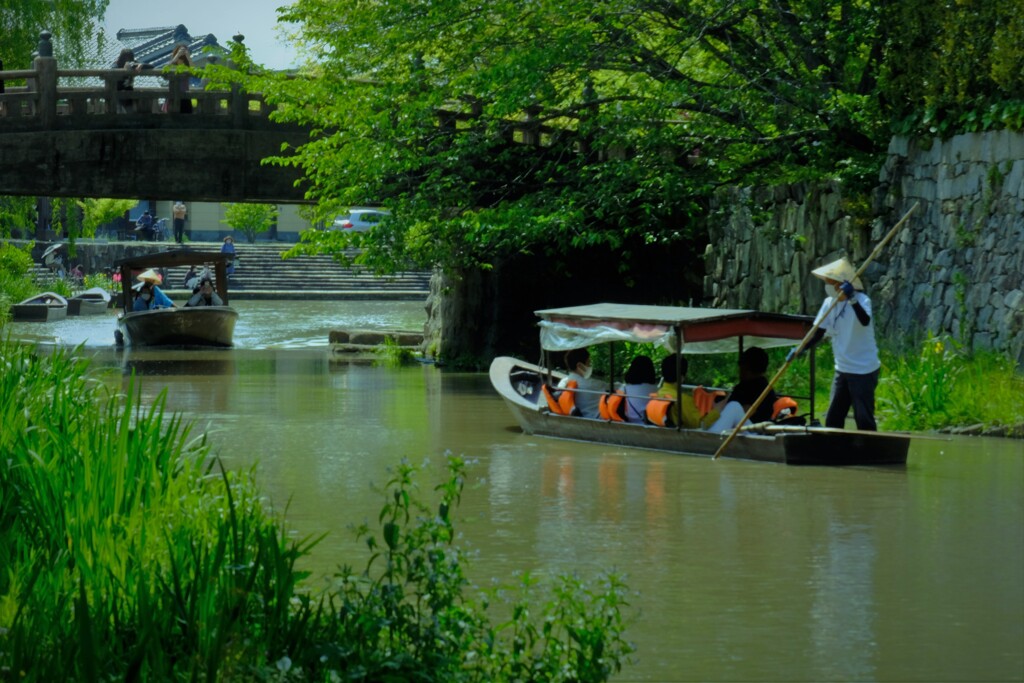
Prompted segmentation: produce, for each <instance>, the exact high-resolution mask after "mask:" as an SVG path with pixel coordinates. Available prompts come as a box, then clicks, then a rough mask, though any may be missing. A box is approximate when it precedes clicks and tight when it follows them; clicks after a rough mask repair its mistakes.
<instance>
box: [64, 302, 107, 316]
mask: <svg viewBox="0 0 1024 683" xmlns="http://www.w3.org/2000/svg"><path fill="white" fill-rule="evenodd" d="M107 308H108V305H107V302H106V301H103V300H102V299H68V315H71V316H75V315H103V314H104V313H106V312H107Z"/></svg>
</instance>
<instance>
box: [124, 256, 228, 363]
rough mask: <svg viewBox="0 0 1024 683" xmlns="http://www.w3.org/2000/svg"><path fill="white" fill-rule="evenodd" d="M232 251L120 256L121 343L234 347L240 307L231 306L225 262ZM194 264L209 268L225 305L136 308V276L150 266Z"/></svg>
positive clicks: (179, 304) (156, 267)
mask: <svg viewBox="0 0 1024 683" xmlns="http://www.w3.org/2000/svg"><path fill="white" fill-rule="evenodd" d="M230 257H231V255H230V254H222V253H220V252H204V251H196V250H192V249H175V250H172V251H161V252H156V253H152V254H143V255H140V256H134V257H131V258H126V259H122V260H120V261H118V262H117V263H116V264H115V265H116V266H117V267H118V268H119V269H120V272H121V287H122V290H123V291H122V301H123V302H124V303H123V310H122V312H121V314H120V315H119V317H118V321H117V327H118V329H117V334H115V338H118V343H124V344H130V345H132V346H221V347H226V346H232V345H233V344H234V334H235V323H236V322H237V321H238V311H236V310H235V309H234V308H232V307H231V306H229V305H228V302H229V299H228V287H227V283H228V275H227V261H228V260H230ZM188 266H195V267H196V269H197V270H199V271H202V270H203V269H204V268H205V269H208V270H209V271H210V272H211V273H212V274H213V276H214V287H215V289H216V290H217V293H218V294H219V295H220V298H221V299H222V300H223V301H224V305H223V306H198V307H195V308H190V307H186V306H185V302H184V301H182V302H180V303H178V304H177V305H176V307H175V308H163V309H155V310H147V311H133V310H132V303H133V302H134V300H135V298H134V297H133V296H132V294H133V292H132V286H133V285H134V284H135V283H136V276H137V275H138V274H139V273H140V272H142V271H144V270H147V269H150V268H153V269H159V268H178V267H188Z"/></svg>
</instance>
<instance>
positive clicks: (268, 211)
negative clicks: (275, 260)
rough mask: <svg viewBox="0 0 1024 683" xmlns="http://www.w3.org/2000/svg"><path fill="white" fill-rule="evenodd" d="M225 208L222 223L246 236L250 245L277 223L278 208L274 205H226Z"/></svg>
mask: <svg viewBox="0 0 1024 683" xmlns="http://www.w3.org/2000/svg"><path fill="white" fill-rule="evenodd" d="M225 207H226V208H225V209H224V220H223V221H221V222H222V223H227V224H228V225H230V226H231V227H232V228H233V229H234V230H238V231H239V232H241V233H242V234H243V235H245V237H246V239H247V240H248V241H249V244H252V243H253V242H255V241H256V235H259V234H262V233H264V232H266V231H267V230H269V229H270V226H272V225H273V224H274V222H275V221H277V207H276V206H274V205H273V204H226V205H225Z"/></svg>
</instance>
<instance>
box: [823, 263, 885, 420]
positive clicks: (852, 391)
mask: <svg viewBox="0 0 1024 683" xmlns="http://www.w3.org/2000/svg"><path fill="white" fill-rule="evenodd" d="M811 274H813V275H815V276H816V277H819V278H821V279H822V280H824V281H825V297H826V298H825V302H824V303H822V305H821V309H820V310H819V311H818V315H817V317H816V318H815V320H814V322H815V323H818V329H817V331H816V332H815V335H814V337H813V338H812V339H811V341H810V342H808V344H807V347H806V348H811V347H813V346H814V345H816V344H817V343H818V342H820V341H821V340H822V339H823V338H824V337H825V335H826V334H827V335H828V337H829V338H830V339H831V340H832V355H833V356H834V357H835V364H836V370H835V376H834V377H833V380H832V392H831V396H830V399H829V404H828V412H827V413H826V414H825V426H826V427H834V428H838V429H842V428H843V425H844V423H845V422H846V416H847V414H848V413H849V412H850V408H851V407H852V408H853V419H854V420H855V421H856V423H857V429H861V430H865V431H871V432H874V431H877V429H878V427H877V426H876V424H875V388H876V387H877V386H878V371H879V369H880V368H881V366H882V363H881V361H880V360H879V359H878V345H877V344H876V343H875V326H874V322H873V321H872V319H871V299H869V298H868V296H867V294H865V293H864V292H863V289H864V285H863V284H862V283H861V281H860V278H858V277H856V271H854V269H853V266H852V265H850V262H849V261H847V260H846V259H844V258H842V259H839V260H838V261H833V262H832V263H829V264H826V265H824V266H821V267H820V268H817V269H816V270H812V271H811ZM834 297H838V298H839V303H837V304H836V305H835V307H834V308H832V310H831V311H829V307H831V306H832V302H833V298H834ZM826 312H827V313H828V315H826Z"/></svg>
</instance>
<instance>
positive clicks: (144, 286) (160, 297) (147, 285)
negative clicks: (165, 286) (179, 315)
mask: <svg viewBox="0 0 1024 683" xmlns="http://www.w3.org/2000/svg"><path fill="white" fill-rule="evenodd" d="M135 279H136V280H138V283H137V284H136V285H135V286H134V287H132V289H134V290H136V291H137V292H138V294H137V295H136V296H135V303H133V304H132V310H133V311H149V310H153V309H156V308H174V302H173V301H171V300H170V298H168V296H167V295H166V294H164V292H163V290H162V289H160V288H159V287H158V286H157V285H159V284H160V282H161V277H160V273H158V272H156V271H155V270H153V269H152V268H150V269H149V270H146V271H143V272H142V273H139V275H138V277H136V278H135Z"/></svg>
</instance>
